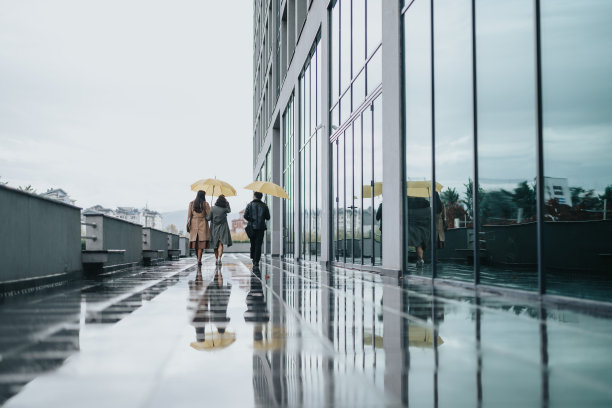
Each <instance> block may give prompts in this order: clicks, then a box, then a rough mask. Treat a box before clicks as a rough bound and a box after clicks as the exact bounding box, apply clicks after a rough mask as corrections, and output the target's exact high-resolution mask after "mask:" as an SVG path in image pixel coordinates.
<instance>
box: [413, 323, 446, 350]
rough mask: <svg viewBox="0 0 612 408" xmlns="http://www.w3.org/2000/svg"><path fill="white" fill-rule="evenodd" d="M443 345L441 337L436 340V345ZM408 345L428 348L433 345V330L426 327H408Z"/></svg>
mask: <svg viewBox="0 0 612 408" xmlns="http://www.w3.org/2000/svg"><path fill="white" fill-rule="evenodd" d="M443 343H444V340H442V337H440V336H438V337H437V338H436V345H437V346H440V345H441V344H443ZM408 344H409V345H411V346H413V347H421V348H429V347H433V345H434V333H433V330H432V329H430V328H427V327H419V326H410V327H409V328H408Z"/></svg>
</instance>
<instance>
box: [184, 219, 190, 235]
mask: <svg viewBox="0 0 612 408" xmlns="http://www.w3.org/2000/svg"><path fill="white" fill-rule="evenodd" d="M185 229H186V230H187V232H191V217H189V219H188V220H187V226H186V227H185Z"/></svg>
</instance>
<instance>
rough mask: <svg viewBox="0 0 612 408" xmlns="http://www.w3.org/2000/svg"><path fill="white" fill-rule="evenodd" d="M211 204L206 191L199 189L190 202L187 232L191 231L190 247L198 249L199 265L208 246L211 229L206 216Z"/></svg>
mask: <svg viewBox="0 0 612 408" xmlns="http://www.w3.org/2000/svg"><path fill="white" fill-rule="evenodd" d="M209 212H210V205H208V203H207V202H206V192H204V191H201V190H200V191H198V194H197V195H196V198H195V200H193V201H192V202H190V203H189V212H188V213H187V232H189V248H190V249H195V250H196V255H197V257H198V265H202V253H203V252H204V250H205V249H206V248H208V243H209V241H210V230H209V228H208V221H206V216H207V215H208V213H209Z"/></svg>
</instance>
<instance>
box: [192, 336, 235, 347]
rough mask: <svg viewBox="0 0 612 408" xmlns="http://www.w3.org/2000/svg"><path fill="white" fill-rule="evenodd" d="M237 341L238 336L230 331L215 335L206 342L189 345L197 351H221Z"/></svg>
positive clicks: (194, 342) (195, 342)
mask: <svg viewBox="0 0 612 408" xmlns="http://www.w3.org/2000/svg"><path fill="white" fill-rule="evenodd" d="M235 341H236V334H234V333H230V332H228V331H226V332H224V333H213V334H212V336H210V338H208V339H206V340H204V341H192V342H191V343H190V344H189V345H190V346H191V347H193V348H194V349H196V350H207V351H210V350H219V349H222V348H226V347H229V346H230V345H231V344H233V343H234V342H235Z"/></svg>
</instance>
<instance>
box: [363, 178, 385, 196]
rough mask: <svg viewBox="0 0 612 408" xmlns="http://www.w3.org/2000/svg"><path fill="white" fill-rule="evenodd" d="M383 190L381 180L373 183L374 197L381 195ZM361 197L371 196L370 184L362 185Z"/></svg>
mask: <svg viewBox="0 0 612 408" xmlns="http://www.w3.org/2000/svg"><path fill="white" fill-rule="evenodd" d="M382 192H383V185H382V181H377V182H375V183H374V197H376V196H379V195H381V194H382ZM363 198H372V186H363Z"/></svg>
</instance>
